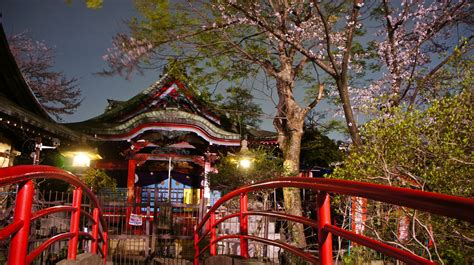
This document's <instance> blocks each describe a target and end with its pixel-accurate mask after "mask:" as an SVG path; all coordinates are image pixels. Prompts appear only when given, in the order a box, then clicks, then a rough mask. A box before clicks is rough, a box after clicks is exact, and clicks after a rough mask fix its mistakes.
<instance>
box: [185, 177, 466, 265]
mask: <svg viewBox="0 0 474 265" xmlns="http://www.w3.org/2000/svg"><path fill="white" fill-rule="evenodd" d="M283 187H295V188H302V189H312V190H314V191H316V192H317V201H316V205H317V206H316V207H317V209H316V210H317V216H318V220H311V219H308V218H305V217H301V216H294V215H289V214H285V213H281V212H271V211H248V210H247V209H248V208H247V207H248V197H247V193H249V192H254V191H261V190H264V189H274V188H283ZM329 193H331V194H341V195H349V196H357V197H362V198H367V199H371V200H376V201H380V202H385V203H389V204H393V205H399V206H403V207H408V208H412V209H417V210H421V211H426V212H430V213H433V214H437V215H442V216H446V217H453V218H457V219H460V220H464V221H468V222H471V223H474V211H473V209H474V199H470V198H461V197H455V196H448V195H444V194H439V193H433V192H425V191H419V190H412V189H407V188H397V187H391V186H385V185H378V184H371V183H363V182H354V181H346V180H335V179H315V178H301V177H288V178H279V179H274V180H269V181H263V182H259V183H255V184H252V185H248V186H244V187H242V188H239V189H237V190H234V191H232V192H230V193H228V194H226V195H225V196H223V197H222V198H221V199H220V200H219V201H217V202H216V203H215V204H214V205H213V206H212V207H211V208H210V210H209V211H208V213H207V214H206V215H205V216H204V217H203V219H202V221H201V222H200V223H199V224H198V225H197V226H196V229H195V235H194V238H195V240H194V241H195V242H194V243H195V244H194V248H195V253H196V254H195V259H194V264H195V265H198V264H199V262H200V257H201V256H202V255H203V254H204V253H205V252H206V251H209V252H210V255H211V256H215V255H217V242H219V241H222V240H226V239H230V238H239V239H240V255H241V256H242V257H244V258H248V257H249V253H248V240H254V241H259V242H262V243H264V244H268V245H274V246H277V247H280V248H283V249H285V250H287V251H289V252H291V253H293V254H294V255H296V256H299V257H300V258H302V259H304V260H306V261H308V262H310V263H313V264H318V263H320V264H333V251H332V236H333V235H335V236H340V237H342V238H345V239H348V240H351V241H353V242H356V243H357V244H360V245H363V246H366V247H369V248H372V249H374V250H377V251H379V252H381V253H383V254H385V255H388V256H391V257H394V258H396V259H398V260H401V261H403V262H406V263H408V264H435V263H434V262H433V261H430V260H428V259H425V258H423V257H420V256H417V255H415V254H413V253H411V252H408V251H405V250H402V249H399V248H395V247H393V246H391V245H388V244H385V243H383V242H380V241H377V240H374V239H372V238H369V237H366V236H363V235H360V234H356V233H354V232H351V231H348V230H345V229H342V228H340V227H337V226H335V225H332V224H331V209H330V202H329ZM236 197H239V198H240V211H239V212H238V213H234V214H230V215H227V216H224V217H222V218H221V219H220V220H216V211H217V210H218V208H219V207H220V206H222V205H223V204H224V203H225V202H227V201H229V200H231V199H233V198H236ZM249 215H261V216H269V217H278V218H280V219H283V220H288V221H292V222H299V223H302V224H304V225H307V226H311V227H314V228H317V229H318V246H319V257H315V256H313V255H312V254H310V253H306V252H304V251H303V250H301V249H298V248H296V247H294V246H291V245H289V244H285V243H282V242H278V241H274V240H269V239H266V238H261V237H256V236H250V235H248V216H249ZM235 217H239V220H240V233H239V234H236V235H224V236H220V237H217V233H216V228H217V226H218V225H219V224H220V223H222V222H224V221H225V220H228V219H230V218H235ZM206 237H209V242H210V243H209V244H207V245H206V246H205V247H203V248H202V249H200V248H199V243H200V242H202V241H203V239H204V238H206Z"/></svg>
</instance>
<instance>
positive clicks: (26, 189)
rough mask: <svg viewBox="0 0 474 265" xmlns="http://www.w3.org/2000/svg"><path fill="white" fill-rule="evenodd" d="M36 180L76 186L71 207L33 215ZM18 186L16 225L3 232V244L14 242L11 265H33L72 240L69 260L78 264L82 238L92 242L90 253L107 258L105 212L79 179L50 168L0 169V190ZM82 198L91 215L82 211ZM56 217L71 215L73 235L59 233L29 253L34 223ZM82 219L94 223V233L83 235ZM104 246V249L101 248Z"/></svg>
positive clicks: (11, 249) (46, 209) (17, 167)
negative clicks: (44, 254) (31, 230)
mask: <svg viewBox="0 0 474 265" xmlns="http://www.w3.org/2000/svg"><path fill="white" fill-rule="evenodd" d="M34 179H57V180H62V181H65V182H67V183H69V184H70V185H72V186H74V187H75V189H74V191H73V198H72V205H56V206H52V207H48V208H44V209H41V210H38V211H36V212H33V207H32V205H33V199H34V196H35V195H34V194H35V184H34V182H33V180H34ZM12 184H18V192H17V194H16V200H15V205H14V216H13V221H12V222H11V223H10V224H9V225H7V226H6V227H3V228H1V229H0V241H4V240H8V239H11V242H10V246H9V250H8V252H9V253H8V264H9V265H23V264H30V263H31V262H33V260H34V259H35V258H36V257H38V256H39V255H40V254H41V253H42V252H43V251H45V250H46V249H47V248H48V247H50V246H51V245H53V244H54V243H56V242H59V241H63V240H69V243H68V248H67V259H68V260H75V259H76V256H77V253H78V246H79V237H81V238H84V239H88V240H91V242H92V243H91V247H90V251H91V252H92V253H94V254H100V255H101V256H102V258H103V260H104V263H105V261H106V258H107V227H106V223H105V222H104V218H103V216H102V210H101V207H100V204H99V201H98V200H97V198H96V196H95V195H94V193H93V192H92V191H91V190H90V189H89V188H88V187H87V186H86V184H84V183H83V182H82V181H81V180H80V179H79V178H77V177H76V176H74V175H73V174H71V173H69V172H67V171H64V170H62V169H59V168H55V167H51V166H38V165H29V166H14V167H7V168H0V186H5V185H12ZM83 194H85V195H86V196H87V198H88V200H89V203H90V207H88V208H87V209H89V210H90V211H86V210H85V209H86V208H85V207H82V206H81V204H82V201H83ZM55 213H71V218H70V225H69V228H70V231H69V232H63V233H58V234H56V235H54V236H52V237H50V238H48V239H46V240H45V241H44V242H42V243H41V244H40V245H39V246H37V247H36V248H34V249H33V250H31V251H28V244H29V242H28V240H29V236H30V227H31V225H32V222H33V221H35V220H37V219H39V218H42V217H45V216H47V215H51V214H55ZM81 218H83V219H87V220H88V221H89V222H91V223H92V229H91V232H90V233H89V232H83V231H80V223H81ZM100 243H101V246H100Z"/></svg>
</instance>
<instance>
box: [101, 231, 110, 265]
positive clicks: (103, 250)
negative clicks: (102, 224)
mask: <svg viewBox="0 0 474 265" xmlns="http://www.w3.org/2000/svg"><path fill="white" fill-rule="evenodd" d="M102 237H103V238H104V242H103V243H102V253H103V254H104V257H103V258H104V264H106V263H107V249H108V245H109V237H108V234H107V232H103V233H102Z"/></svg>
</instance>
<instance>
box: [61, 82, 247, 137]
mask: <svg viewBox="0 0 474 265" xmlns="http://www.w3.org/2000/svg"><path fill="white" fill-rule="evenodd" d="M168 80H171V81H168ZM68 126H69V127H70V128H72V129H75V130H80V131H81V132H84V133H87V134H91V135H94V136H95V137H96V138H97V139H98V140H105V141H124V140H130V139H132V138H134V137H136V136H138V135H140V134H142V133H144V132H146V131H184V132H192V133H195V134H197V135H198V136H200V137H201V138H203V139H204V140H206V141H207V142H209V143H210V144H216V145H225V146H239V145H240V135H239V134H237V133H234V132H229V131H226V130H224V129H222V126H221V124H220V119H219V117H218V115H216V114H214V113H212V111H210V110H209V108H207V107H206V105H205V103H203V102H200V101H199V100H197V99H195V98H194V97H193V96H192V93H191V92H190V91H189V90H188V89H187V88H186V87H185V85H184V84H182V83H181V82H180V81H178V80H174V79H172V78H170V77H168V76H164V77H163V78H162V79H161V80H159V81H158V82H156V83H154V84H153V85H151V86H150V87H148V88H147V89H145V90H144V91H142V92H141V93H139V94H138V95H136V96H134V97H133V98H131V99H129V100H128V101H123V102H120V101H113V100H109V106H108V108H107V109H106V111H105V112H104V113H103V114H102V115H99V116H97V117H95V118H92V119H90V120H87V121H84V122H80V123H71V124H68Z"/></svg>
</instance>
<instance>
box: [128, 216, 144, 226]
mask: <svg viewBox="0 0 474 265" xmlns="http://www.w3.org/2000/svg"><path fill="white" fill-rule="evenodd" d="M128 224H129V225H134V226H141V225H142V224H143V222H142V216H141V215H138V214H134V213H132V214H130V220H129V221H128Z"/></svg>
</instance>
